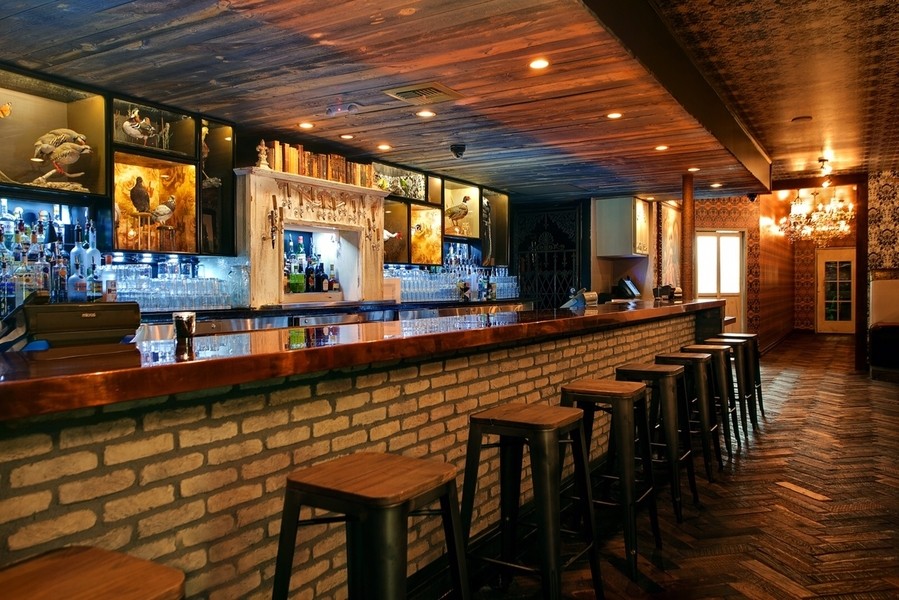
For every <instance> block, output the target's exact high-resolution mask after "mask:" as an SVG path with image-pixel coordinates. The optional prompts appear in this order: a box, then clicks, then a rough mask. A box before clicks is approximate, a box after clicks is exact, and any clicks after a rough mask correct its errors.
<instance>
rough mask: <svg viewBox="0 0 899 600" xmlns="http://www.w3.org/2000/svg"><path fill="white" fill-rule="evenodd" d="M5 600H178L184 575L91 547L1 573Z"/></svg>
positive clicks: (59, 552)
mask: <svg viewBox="0 0 899 600" xmlns="http://www.w3.org/2000/svg"><path fill="white" fill-rule="evenodd" d="M0 597H2V598H4V600H62V599H65V600H179V599H180V598H183V597H184V573H182V572H181V571H179V570H178V569H173V568H171V567H166V566H165V565H160V564H157V563H154V562H151V561H149V560H143V559H141V558H135V557H133V556H129V555H127V554H122V553H121V552H111V551H109V550H102V549H100V548H92V547H87V546H69V547H67V548H59V549H57V550H51V551H49V552H46V553H44V554H41V555H39V556H36V557H34V558H29V559H26V560H23V561H22V562H19V563H16V564H13V565H10V566H8V567H4V568H3V569H0Z"/></svg>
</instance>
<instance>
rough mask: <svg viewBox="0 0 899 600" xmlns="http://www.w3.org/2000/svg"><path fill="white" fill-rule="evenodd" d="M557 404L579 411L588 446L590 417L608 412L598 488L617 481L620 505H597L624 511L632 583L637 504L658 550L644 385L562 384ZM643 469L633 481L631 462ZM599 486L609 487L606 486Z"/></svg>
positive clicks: (659, 537)
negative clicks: (608, 425) (644, 512)
mask: <svg viewBox="0 0 899 600" xmlns="http://www.w3.org/2000/svg"><path fill="white" fill-rule="evenodd" d="M561 404H562V406H575V407H577V408H579V409H581V410H583V411H584V439H585V440H586V444H587V447H588V448H589V447H590V443H591V438H592V435H593V421H594V415H595V413H596V412H597V411H602V412H607V413H610V414H611V429H610V431H609V438H608V443H609V446H608V449H607V454H606V457H607V460H606V464H605V467H606V468H605V471H606V472H605V473H602V474H601V476H600V481H601V482H602V483H603V484H611V483H612V482H615V481H617V482H618V485H619V501H617V502H615V501H612V500H611V499H610V498H608V499H607V498H605V494H604V497H603V498H601V499H597V500H595V502H596V504H600V505H604V506H615V507H620V508H621V510H622V512H623V513H624V515H623V516H624V519H623V520H624V527H623V529H624V552H625V559H626V561H627V567H628V576H629V577H630V578H631V580H633V581H637V579H638V572H637V506H638V505H639V504H642V503H643V502H646V503H647V505H648V507H649V508H648V509H649V520H650V525H651V527H652V532H653V535H654V536H655V542H656V548H659V549H661V547H662V534H661V530H660V528H659V515H658V508H657V504H656V490H655V483H654V480H653V473H652V449H651V447H650V444H649V440H650V434H649V419H648V409H647V406H646V384H644V383H641V382H638V381H616V380H614V379H578V380H576V381H573V382H571V383H567V384H565V385H563V386H562V399H561ZM637 457H639V458H640V460H641V462H642V465H643V474H642V478H638V477H637V469H636V459H637ZM604 487H606V488H607V487H608V485H605V486H604Z"/></svg>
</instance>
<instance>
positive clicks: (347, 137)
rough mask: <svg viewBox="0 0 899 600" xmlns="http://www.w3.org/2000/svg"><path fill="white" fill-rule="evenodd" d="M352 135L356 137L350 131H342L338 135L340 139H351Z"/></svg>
mask: <svg viewBox="0 0 899 600" xmlns="http://www.w3.org/2000/svg"><path fill="white" fill-rule="evenodd" d="M354 137H356V136H355V135H353V134H352V133H344V134H343V135H341V136H340V139H342V140H351V139H353V138H354Z"/></svg>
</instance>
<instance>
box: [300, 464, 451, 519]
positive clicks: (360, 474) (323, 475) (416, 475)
mask: <svg viewBox="0 0 899 600" xmlns="http://www.w3.org/2000/svg"><path fill="white" fill-rule="evenodd" d="M455 478H456V467H454V466H453V465H451V464H448V463H445V462H441V461H439V460H429V459H423V458H412V457H409V456H402V455H399V454H379V453H375V452H358V453H356V454H350V455H348V456H342V457H340V458H335V459H334V460H330V461H328V462H324V463H320V464H317V465H314V466H312V467H309V468H306V469H301V470H299V471H294V472H293V473H291V474H290V475H288V476H287V487H288V488H290V489H294V490H298V491H301V492H307V493H314V494H321V495H326V496H331V497H334V498H340V499H342V500H346V501H351V502H357V503H362V504H369V505H372V506H380V507H385V506H395V505H397V504H401V503H403V502H407V501H408V500H411V499H413V498H417V497H418V496H420V495H422V494H424V493H426V492H429V491H431V490H434V489H436V488H438V487H440V486H441V485H444V484H445V483H447V482H449V481H452V480H454V479H455Z"/></svg>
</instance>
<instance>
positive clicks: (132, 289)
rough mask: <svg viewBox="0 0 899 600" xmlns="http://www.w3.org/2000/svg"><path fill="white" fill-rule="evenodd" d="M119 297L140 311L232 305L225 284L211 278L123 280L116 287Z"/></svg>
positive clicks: (229, 306) (206, 308)
mask: <svg viewBox="0 0 899 600" xmlns="http://www.w3.org/2000/svg"><path fill="white" fill-rule="evenodd" d="M118 299H119V300H121V301H134V302H137V303H138V304H139V305H140V309H141V312H161V311H177V310H220V309H226V308H231V293H230V290H229V289H228V286H227V285H226V284H225V282H224V281H222V280H220V279H215V278H212V277H195V278H192V279H187V278H183V279H158V278H156V279H153V278H149V277H148V278H138V279H135V280H124V281H122V283H120V284H119V286H118Z"/></svg>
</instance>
